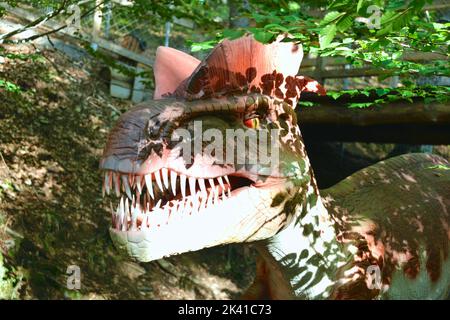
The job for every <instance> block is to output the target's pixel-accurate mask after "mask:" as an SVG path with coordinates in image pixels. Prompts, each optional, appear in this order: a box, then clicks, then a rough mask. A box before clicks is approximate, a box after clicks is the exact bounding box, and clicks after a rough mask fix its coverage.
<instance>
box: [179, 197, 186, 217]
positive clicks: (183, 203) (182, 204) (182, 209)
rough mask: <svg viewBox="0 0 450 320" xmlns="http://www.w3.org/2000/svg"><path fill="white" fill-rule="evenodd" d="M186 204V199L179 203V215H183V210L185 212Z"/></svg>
mask: <svg viewBox="0 0 450 320" xmlns="http://www.w3.org/2000/svg"><path fill="white" fill-rule="evenodd" d="M184 205H185V202H184V200H182V201H180V203H179V205H178V209H177V215H178V217H180V216H182V215H183V212H184Z"/></svg>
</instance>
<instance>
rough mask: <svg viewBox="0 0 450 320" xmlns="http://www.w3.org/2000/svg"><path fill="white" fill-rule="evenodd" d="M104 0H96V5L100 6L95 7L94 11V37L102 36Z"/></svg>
mask: <svg viewBox="0 0 450 320" xmlns="http://www.w3.org/2000/svg"><path fill="white" fill-rule="evenodd" d="M102 2H103V1H102V0H95V5H96V6H98V7H97V8H96V9H95V12H94V23H93V25H92V37H93V38H94V39H95V38H98V37H99V36H100V32H101V29H102V7H103V6H100V3H102Z"/></svg>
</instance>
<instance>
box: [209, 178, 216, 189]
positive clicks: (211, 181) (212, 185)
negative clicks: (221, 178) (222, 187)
mask: <svg viewBox="0 0 450 320" xmlns="http://www.w3.org/2000/svg"><path fill="white" fill-rule="evenodd" d="M208 181H209V184H210V185H211V188H213V189H214V187H215V186H216V185H215V184H214V179H208Z"/></svg>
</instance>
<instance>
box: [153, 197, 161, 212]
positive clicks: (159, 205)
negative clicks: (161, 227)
mask: <svg viewBox="0 0 450 320" xmlns="http://www.w3.org/2000/svg"><path fill="white" fill-rule="evenodd" d="M159 207H161V199H160V200H159V201H158V203H157V204H156V206H154V207H153V209H154V210H156V209H159Z"/></svg>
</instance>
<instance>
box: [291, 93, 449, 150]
mask: <svg viewBox="0 0 450 320" xmlns="http://www.w3.org/2000/svg"><path fill="white" fill-rule="evenodd" d="M366 98H367V97H366ZM313 100H314V101H315V102H316V103H318V105H317V106H313V107H299V108H298V109H297V117H298V122H299V125H300V128H301V130H302V133H303V135H304V137H305V139H307V140H309V141H312V142H314V141H347V142H355V141H359V142H382V143H411V144H450V106H449V105H446V104H440V103H432V104H424V103H423V101H415V102H414V103H409V102H398V103H389V104H385V105H382V106H375V107H369V108H363V109H349V108H347V107H345V104H346V103H348V102H350V101H349V100H348V99H347V100H345V99H338V100H337V101H334V100H333V99H331V98H328V97H324V98H316V99H313ZM356 102H360V99H359V100H358V99H357V101H356Z"/></svg>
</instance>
